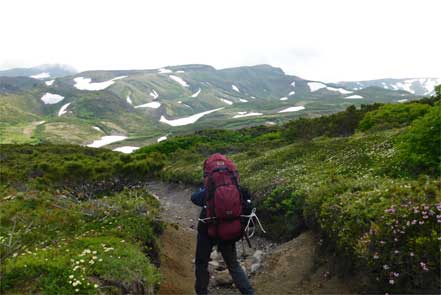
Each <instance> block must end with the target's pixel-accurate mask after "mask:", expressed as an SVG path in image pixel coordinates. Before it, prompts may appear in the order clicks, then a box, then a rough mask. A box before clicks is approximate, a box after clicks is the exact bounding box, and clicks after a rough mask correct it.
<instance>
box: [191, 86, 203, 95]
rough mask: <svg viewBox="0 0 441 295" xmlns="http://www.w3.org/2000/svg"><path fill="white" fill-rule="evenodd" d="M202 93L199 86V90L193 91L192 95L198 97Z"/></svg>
mask: <svg viewBox="0 0 441 295" xmlns="http://www.w3.org/2000/svg"><path fill="white" fill-rule="evenodd" d="M200 93H201V88H199V90H198V91H196V92H195V93H193V94H192V95H191V97H198V95H199V94H200Z"/></svg>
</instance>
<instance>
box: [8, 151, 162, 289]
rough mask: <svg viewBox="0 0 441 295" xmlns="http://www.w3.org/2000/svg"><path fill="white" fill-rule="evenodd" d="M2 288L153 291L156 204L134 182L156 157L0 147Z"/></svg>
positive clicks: (155, 166)
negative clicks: (0, 163)
mask: <svg viewBox="0 0 441 295" xmlns="http://www.w3.org/2000/svg"><path fill="white" fill-rule="evenodd" d="M0 158H1V161H2V169H0V179H1V187H0V192H1V193H0V218H1V220H0V221H1V222H0V224H1V225H0V259H1V265H2V271H1V291H2V294H17V293H43V294H75V293H80V294H100V293H103V292H104V293H112V294H114V293H128V292H130V293H146V294H153V291H154V290H155V288H156V287H157V286H158V284H159V274H158V270H157V266H158V265H157V264H158V255H159V254H158V246H157V237H158V236H159V235H160V233H161V232H162V224H161V223H160V222H159V221H157V215H158V208H159V202H158V201H157V200H156V199H155V198H153V197H152V196H150V195H148V194H146V193H145V191H143V190H139V189H136V188H131V186H132V184H136V183H138V182H139V181H140V180H145V179H146V178H148V177H152V176H153V175H154V173H155V172H156V171H157V170H159V169H160V168H161V167H162V165H163V164H162V161H161V156H155V155H154V154H153V155H151V156H143V155H122V154H120V153H117V152H112V151H109V150H101V149H92V148H84V147H79V146H72V145H66V146H63V145H43V144H40V145H36V146H31V145H2V149H1V153H0Z"/></svg>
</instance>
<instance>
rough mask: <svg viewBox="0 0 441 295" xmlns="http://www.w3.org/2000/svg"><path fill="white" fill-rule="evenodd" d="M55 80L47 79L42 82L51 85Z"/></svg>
mask: <svg viewBox="0 0 441 295" xmlns="http://www.w3.org/2000/svg"><path fill="white" fill-rule="evenodd" d="M54 82H55V80H49V81H46V82H44V83H45V84H46V85H47V86H52V84H54Z"/></svg>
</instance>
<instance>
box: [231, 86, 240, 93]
mask: <svg viewBox="0 0 441 295" xmlns="http://www.w3.org/2000/svg"><path fill="white" fill-rule="evenodd" d="M231 89H233V90H234V91H236V92H239V93H240V90H239V88H237V86H236V85H234V84H233V85H231Z"/></svg>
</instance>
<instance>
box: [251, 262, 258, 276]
mask: <svg viewBox="0 0 441 295" xmlns="http://www.w3.org/2000/svg"><path fill="white" fill-rule="evenodd" d="M259 268H260V263H254V264H252V265H251V273H252V274H255V273H256V272H257V271H258V270H259Z"/></svg>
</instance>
